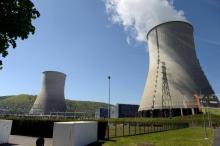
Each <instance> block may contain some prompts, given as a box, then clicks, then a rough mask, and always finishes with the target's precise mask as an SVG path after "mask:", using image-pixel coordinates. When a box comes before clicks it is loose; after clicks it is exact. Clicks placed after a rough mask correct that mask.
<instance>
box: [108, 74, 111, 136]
mask: <svg viewBox="0 0 220 146" xmlns="http://www.w3.org/2000/svg"><path fill="white" fill-rule="evenodd" d="M108 87H109V88H108V139H109V120H110V97H111V76H108Z"/></svg>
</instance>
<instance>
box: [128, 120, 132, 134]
mask: <svg viewBox="0 0 220 146" xmlns="http://www.w3.org/2000/svg"><path fill="white" fill-rule="evenodd" d="M128 131H129V135H131V131H130V121H129V122H128Z"/></svg>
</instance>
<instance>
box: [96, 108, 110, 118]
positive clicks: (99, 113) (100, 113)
mask: <svg viewBox="0 0 220 146" xmlns="http://www.w3.org/2000/svg"><path fill="white" fill-rule="evenodd" d="M95 118H108V109H107V108H99V109H97V110H96V111H95Z"/></svg>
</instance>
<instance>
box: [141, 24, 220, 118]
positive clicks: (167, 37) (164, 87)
mask: <svg viewBox="0 0 220 146" xmlns="http://www.w3.org/2000/svg"><path fill="white" fill-rule="evenodd" d="M147 41H148V48H149V56H150V57H149V63H150V64H149V71H148V77H147V81H146V84H145V89H144V93H143V96H142V100H141V103H140V107H139V111H140V112H141V113H142V116H150V115H151V116H152V115H153V116H160V115H161V116H162V115H164V114H165V115H166V114H168V113H169V114H171V113H170V112H172V114H174V115H180V114H183V112H189V113H191V114H194V112H195V110H196V109H198V106H197V105H196V103H195V101H194V95H196V94H197V95H201V94H203V95H213V94H214V91H213V89H212V87H211V86H210V84H209V82H208V80H207V78H206V76H205V74H204V72H203V71H202V69H201V66H200V64H199V60H198V58H197V57H196V51H195V44H194V38H193V26H192V25H191V24H189V23H187V22H181V21H172V22H166V23H163V24H160V25H158V26H155V27H154V28H153V29H151V30H150V31H149V32H148V34H147ZM216 100H217V99H216Z"/></svg>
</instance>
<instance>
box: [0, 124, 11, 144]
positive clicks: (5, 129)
mask: <svg viewBox="0 0 220 146" xmlns="http://www.w3.org/2000/svg"><path fill="white" fill-rule="evenodd" d="M11 126H12V120H0V144H4V143H8V140H9V135H10V134H11Z"/></svg>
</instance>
